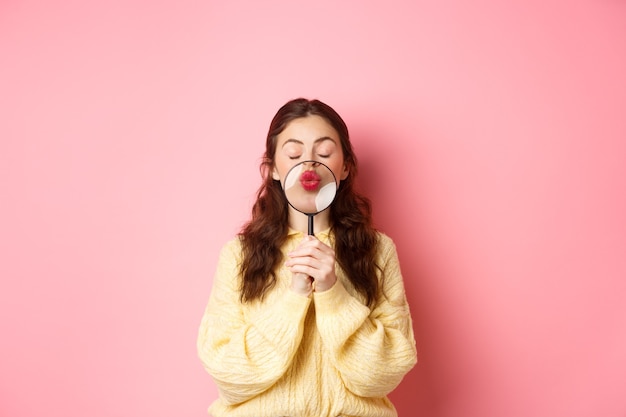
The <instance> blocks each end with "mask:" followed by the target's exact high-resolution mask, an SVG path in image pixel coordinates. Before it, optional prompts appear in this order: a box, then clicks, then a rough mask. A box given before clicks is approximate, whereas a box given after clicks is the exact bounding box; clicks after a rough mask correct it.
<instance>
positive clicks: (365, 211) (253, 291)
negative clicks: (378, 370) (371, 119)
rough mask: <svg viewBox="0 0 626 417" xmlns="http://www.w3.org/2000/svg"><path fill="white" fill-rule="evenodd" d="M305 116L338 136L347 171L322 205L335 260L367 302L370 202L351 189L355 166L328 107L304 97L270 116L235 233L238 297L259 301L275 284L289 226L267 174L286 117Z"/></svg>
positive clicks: (371, 269) (371, 280) (343, 130)
mask: <svg viewBox="0 0 626 417" xmlns="http://www.w3.org/2000/svg"><path fill="white" fill-rule="evenodd" d="M309 115H317V116H321V117H323V118H324V119H325V120H326V121H328V123H330V125H331V126H332V127H333V128H334V129H335V130H336V131H337V133H338V134H339V139H340V142H341V147H342V150H343V157H344V163H345V165H346V168H347V169H348V172H349V175H348V177H347V178H346V179H345V180H342V181H341V182H340V185H339V188H338V190H337V195H336V197H335V201H334V202H333V204H332V205H331V206H330V208H329V209H328V210H329V217H330V224H331V231H332V232H333V233H332V234H333V236H334V241H333V243H334V250H335V258H336V260H337V262H338V263H339V266H340V267H341V268H342V269H343V270H344V272H345V273H346V275H347V277H348V279H349V280H350V282H351V283H352V285H353V286H354V288H355V289H356V290H357V291H358V292H359V293H360V294H361V295H362V296H363V297H364V298H365V300H366V303H367V305H369V306H371V305H372V304H373V302H374V300H375V299H376V296H377V295H378V290H379V288H378V287H379V286H378V278H377V269H378V267H377V265H376V263H375V258H376V256H375V255H376V250H377V245H378V234H377V232H376V229H375V228H374V226H373V224H372V211H371V204H370V201H369V200H368V199H367V198H366V197H364V196H363V195H361V194H359V193H358V192H357V191H356V190H355V189H354V180H355V178H356V174H357V171H358V165H357V158H356V155H355V154H354V152H353V150H352V145H351V143H350V139H349V135H348V128H347V126H346V124H345V122H344V121H343V119H342V118H341V117H340V116H339V114H338V113H337V112H336V111H335V110H333V109H332V108H331V107H330V106H328V105H327V104H325V103H323V102H321V101H319V100H308V99H305V98H298V99H295V100H291V101H289V102H287V103H286V104H285V105H283V106H282V107H281V108H280V109H279V110H278V112H277V113H276V115H275V116H274V118H273V119H272V122H271V124H270V127H269V131H268V133H267V141H266V145H265V154H264V155H263V160H262V162H261V166H260V169H261V176H262V177H263V183H262V185H261V187H260V188H259V190H258V191H257V199H256V202H255V203H254V205H253V207H252V217H251V219H250V221H248V222H247V223H246V224H245V225H244V226H243V228H242V230H241V232H240V233H239V237H240V240H241V243H242V250H243V253H242V262H241V266H240V268H241V271H240V272H241V274H242V284H241V301H242V302H247V301H252V300H255V299H262V298H263V296H264V294H265V293H266V292H267V291H268V290H269V289H271V288H272V287H273V286H274V284H275V283H276V272H275V271H276V270H277V269H278V267H279V265H280V264H281V261H282V259H283V254H282V252H281V246H282V245H283V243H284V242H285V241H286V239H287V235H288V230H289V226H288V213H289V210H288V203H287V199H286V197H285V194H284V192H283V190H282V187H281V185H280V182H279V181H277V180H274V179H273V178H272V169H273V168H274V155H275V153H276V146H277V136H278V135H279V134H280V133H281V132H282V131H283V130H284V129H285V127H286V126H287V125H288V124H289V122H291V121H292V120H294V119H297V118H301V117H306V116H309Z"/></svg>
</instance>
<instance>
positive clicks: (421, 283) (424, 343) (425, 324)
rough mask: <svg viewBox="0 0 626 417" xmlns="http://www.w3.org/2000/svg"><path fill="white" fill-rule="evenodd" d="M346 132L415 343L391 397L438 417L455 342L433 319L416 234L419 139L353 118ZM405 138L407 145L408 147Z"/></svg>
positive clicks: (431, 273)
mask: <svg viewBox="0 0 626 417" xmlns="http://www.w3.org/2000/svg"><path fill="white" fill-rule="evenodd" d="M383 132H384V133H383ZM351 135H352V137H353V138H358V139H357V140H355V148H356V153H357V156H358V158H359V169H360V171H359V177H358V180H357V187H358V189H359V190H360V191H361V192H363V193H364V194H365V195H366V196H367V197H369V198H370V200H371V201H372V206H373V215H374V222H375V224H376V227H377V228H378V229H379V230H381V231H382V232H384V233H386V234H387V235H389V236H390V237H391V238H392V239H393V240H394V242H395V243H396V247H397V249H398V254H399V257H400V263H401V268H402V274H403V277H404V283H405V288H406V293H407V298H408V302H409V305H410V307H411V314H412V317H413V329H414V332H415V338H416V342H417V350H418V363H417V365H416V366H415V368H413V369H412V370H411V371H410V372H409V373H408V374H407V375H406V376H405V378H404V380H403V381H402V383H401V384H400V386H399V387H398V388H396V390H395V391H393V392H392V394H391V395H390V398H391V400H392V402H393V403H394V405H395V406H396V408H397V410H398V414H399V415H400V416H413V415H424V416H429V417H437V416H440V415H443V412H444V411H443V408H444V404H445V397H446V396H447V395H446V392H445V391H447V390H449V389H450V382H449V381H448V379H449V378H448V376H447V375H448V374H449V371H451V366H453V365H452V364H451V362H453V361H452V360H450V359H451V358H446V355H447V354H446V353H445V352H448V353H449V352H452V351H454V349H455V347H454V346H449V345H448V346H445V342H443V340H444V339H445V336H444V333H445V328H441V326H440V325H438V324H437V322H438V321H440V320H439V319H438V318H437V315H438V313H437V311H439V310H441V308H445V306H443V307H442V306H438V305H437V304H438V303H436V298H437V297H436V295H435V294H433V288H432V286H431V285H430V283H432V282H435V281H436V279H437V278H436V276H437V271H436V269H437V267H436V265H434V264H433V262H432V260H429V259H428V256H427V255H426V253H427V250H426V248H427V247H428V245H429V242H428V241H427V237H425V235H424V234H422V233H421V229H422V226H421V224H423V219H421V218H420V204H419V202H420V197H419V195H420V190H419V186H418V185H416V184H418V182H416V181H413V179H414V178H412V176H415V175H420V169H419V166H420V164H419V160H420V157H421V156H420V154H421V152H420V151H419V147H420V146H419V140H417V139H415V140H408V139H407V138H402V137H401V136H398V135H397V134H393V135H392V134H391V133H390V131H389V129H388V128H386V127H378V128H377V127H372V126H369V125H365V123H363V124H361V123H356V124H355V126H354V128H353V133H352V134H351ZM385 135H389V136H394V138H389V137H385ZM407 143H410V144H412V145H411V146H412V149H409V150H407ZM396 145H397V146H396ZM400 145H401V146H400Z"/></svg>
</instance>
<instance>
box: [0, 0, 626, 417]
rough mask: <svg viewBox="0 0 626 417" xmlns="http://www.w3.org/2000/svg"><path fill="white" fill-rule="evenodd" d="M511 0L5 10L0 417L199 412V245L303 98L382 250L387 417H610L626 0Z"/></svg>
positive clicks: (625, 410)
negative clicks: (391, 259) (388, 327)
mask: <svg viewBox="0 0 626 417" xmlns="http://www.w3.org/2000/svg"><path fill="white" fill-rule="evenodd" d="M97 3H101V4H100V5H98V4H97ZM514 3H515V4H513V3H511V2H502V1H496V0H483V1H475V2H466V1H463V0H451V1H440V2H435V1H431V2H426V1H408V0H407V1H395V2H386V3H380V2H374V1H351V2H350V1H344V2H335V1H331V0H324V1H319V2H297V1H283V0H276V1H263V2H244V1H223V2H197V1H173V0H172V1H160V2H148V1H139V0H131V1H128V0H124V1H122V0H117V1H110V2H84V1H78V0H75V1H65V2H63V1H56V2H43V1H42V2H35V1H26V0H25V1H4V2H2V3H0V193H1V200H0V211H1V215H0V278H1V280H2V281H1V287H0V337H1V341H0V416H3V417H4V416H7V417H30V416H33V417H34V416H41V415H46V416H53V417H57V416H58V417H61V416H64V417H67V416H70V417H78V416H91V417H105V416H106V417H112V416H152V417H159V416H163V417H165V416H168V417H170V416H204V415H206V411H205V410H206V407H207V406H208V404H209V403H210V402H211V401H212V400H213V399H214V398H215V395H216V390H215V387H214V385H213V384H212V383H211V381H210V378H209V377H208V375H206V374H205V373H204V371H203V369H202V367H201V365H200V362H199V361H198V360H197V359H196V356H195V337H196V329H197V326H198V324H199V319H200V316H201V314H202V310H203V308H204V304H205V302H206V300H207V298H208V293H209V288H210V284H211V278H212V274H213V270H214V268H215V262H216V260H217V259H216V258H217V251H218V248H219V247H220V246H221V244H222V243H223V242H224V241H225V240H227V239H228V238H230V237H231V236H232V235H233V234H234V233H235V232H236V231H237V230H238V228H239V226H240V225H241V223H242V222H243V221H244V220H245V219H246V218H247V216H248V211H249V208H250V204H251V201H252V199H253V196H254V192H255V190H256V187H257V186H258V184H259V175H258V168H257V167H258V162H259V157H260V155H261V152H262V149H263V140H264V135H265V132H266V129H267V126H268V124H269V120H270V118H271V117H272V116H273V114H274V112H275V111H276V109H277V108H278V106H280V105H281V104H283V102H285V101H286V100H288V99H290V98H294V97H297V96H307V97H318V98H321V99H323V100H324V101H327V102H328V103H329V104H331V105H332V106H334V107H335V108H336V109H337V110H338V111H339V112H340V113H341V114H342V115H343V116H344V117H345V119H346V121H347V122H348V124H349V125H350V127H351V130H352V134H353V140H354V143H355V147H356V149H357V152H358V153H359V155H360V157H361V158H360V159H361V162H362V178H361V184H362V186H363V187H364V188H365V189H366V191H367V192H368V193H369V195H370V196H371V197H372V200H373V202H374V205H375V214H376V220H377V223H378V225H379V227H380V228H381V229H382V230H384V231H386V232H387V233H388V234H389V235H391V236H392V237H393V238H394V239H395V241H396V243H397V245H398V249H399V253H400V257H401V261H402V264H403V271H404V274H405V279H406V285H407V291H408V297H409V301H410V303H411V306H412V309H413V314H414V319H415V332H416V335H417V338H418V348H419V354H420V362H419V364H418V366H417V367H416V368H415V369H414V370H413V371H412V372H411V373H410V374H409V375H408V376H407V378H406V379H405V382H404V383H403V385H401V387H400V388H399V389H398V390H397V391H396V392H395V393H394V394H393V399H394V401H395V403H396V404H397V406H398V409H399V410H400V414H401V415H402V416H405V417H406V416H428V417H502V416H506V417H529V416H533V417H544V416H545V417H554V416H568V417H588V416H601V417H624V416H626V400H625V399H624V387H626V355H624V352H626V308H625V307H624V306H625V303H624V300H625V299H626V297H625V296H626V220H625V218H626V217H625V215H624V213H626V116H625V114H624V111H625V109H626V76H624V74H626V47H625V42H626V41H625V40H626V3H625V2H623V1H617V0H593V1H592V0H574V1H557V0H541V1H539V0H533V1H523V2H522V1H519V2H514Z"/></svg>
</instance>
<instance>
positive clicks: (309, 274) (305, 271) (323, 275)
mask: <svg viewBox="0 0 626 417" xmlns="http://www.w3.org/2000/svg"><path fill="white" fill-rule="evenodd" d="M287 255H288V256H289V259H288V260H287V262H285V266H287V267H288V268H289V269H290V270H291V272H292V273H293V277H292V282H291V288H292V289H293V290H294V291H296V292H300V291H302V289H303V283H304V282H303V280H304V277H306V278H307V279H309V282H310V285H311V287H312V288H311V290H310V291H315V292H323V291H327V290H329V289H330V288H332V286H333V285H335V282H337V276H336V275H335V251H334V250H333V249H332V248H331V247H330V246H328V245H326V244H324V243H322V242H321V241H320V240H318V239H317V238H315V237H314V236H305V237H304V239H303V240H302V242H301V243H300V245H298V247H297V248H296V249H294V250H293V251H292V252H290V253H288V254H287ZM294 288H295V289H294ZM298 289H300V291H298ZM309 293H310V292H309Z"/></svg>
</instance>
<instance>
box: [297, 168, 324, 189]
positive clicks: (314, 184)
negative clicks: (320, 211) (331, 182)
mask: <svg viewBox="0 0 626 417" xmlns="http://www.w3.org/2000/svg"><path fill="white" fill-rule="evenodd" d="M321 181H322V177H320V176H319V175H318V173H317V172H315V171H304V172H303V173H302V174H301V175H300V184H302V188H304V189H305V190H306V191H315V190H317V189H318V188H319V186H320V182H321Z"/></svg>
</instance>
